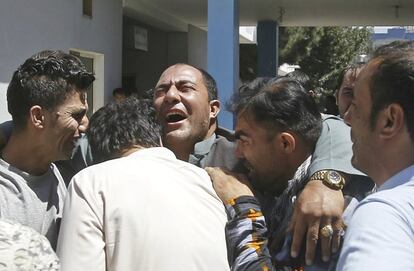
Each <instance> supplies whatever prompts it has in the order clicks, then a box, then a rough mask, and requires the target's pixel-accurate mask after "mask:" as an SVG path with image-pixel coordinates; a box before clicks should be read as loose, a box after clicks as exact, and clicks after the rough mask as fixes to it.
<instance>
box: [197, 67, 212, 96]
mask: <svg viewBox="0 0 414 271" xmlns="http://www.w3.org/2000/svg"><path fill="white" fill-rule="evenodd" d="M194 68H196V69H197V70H198V71H200V72H201V75H202V76H203V81H204V84H205V85H206V88H207V92H208V100H209V101H211V100H217V99H218V94H217V83H216V80H214V78H213V76H211V75H210V74H209V73H208V72H206V71H205V70H203V69H200V68H197V67H194Z"/></svg>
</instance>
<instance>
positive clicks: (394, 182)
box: [377, 165, 414, 191]
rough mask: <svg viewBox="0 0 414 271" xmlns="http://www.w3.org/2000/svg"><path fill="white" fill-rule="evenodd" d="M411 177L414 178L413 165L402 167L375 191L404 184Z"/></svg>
mask: <svg viewBox="0 0 414 271" xmlns="http://www.w3.org/2000/svg"><path fill="white" fill-rule="evenodd" d="M412 178H414V165H411V166H409V167H407V168H405V169H403V170H402V171H400V172H398V173H397V174H395V175H394V176H392V177H391V178H389V179H388V180H387V181H385V183H384V184H383V185H381V186H380V187H378V189H377V191H381V190H388V189H392V188H394V187H396V186H399V185H402V184H405V183H406V182H408V181H410V180H411V179H412Z"/></svg>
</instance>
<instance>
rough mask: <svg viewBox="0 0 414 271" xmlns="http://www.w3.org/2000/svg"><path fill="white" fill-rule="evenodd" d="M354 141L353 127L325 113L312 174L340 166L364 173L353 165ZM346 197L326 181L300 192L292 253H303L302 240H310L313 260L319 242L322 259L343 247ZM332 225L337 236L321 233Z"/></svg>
mask: <svg viewBox="0 0 414 271" xmlns="http://www.w3.org/2000/svg"><path fill="white" fill-rule="evenodd" d="M351 158H352V142H351V138H350V128H349V127H348V126H347V125H346V124H345V123H344V122H343V121H342V120H341V119H339V118H337V117H335V116H329V115H323V123H322V133H321V135H320V137H319V139H318V142H317V144H316V148H315V151H314V153H313V155H312V161H311V164H310V166H309V169H308V176H309V177H310V176H312V175H313V174H314V173H315V172H317V171H320V170H327V169H331V170H336V171H338V172H341V173H346V174H345V175H348V174H357V175H363V174H362V173H361V172H359V171H358V170H356V169H355V168H354V167H353V166H352V165H351ZM343 210H344V198H343V195H342V192H341V191H338V190H334V189H331V188H329V187H327V186H326V185H324V184H323V183H322V181H311V182H309V183H308V184H307V185H306V187H305V188H304V190H303V191H302V193H301V194H300V195H299V196H298V198H297V200H296V203H295V207H294V212H293V217H292V223H291V229H292V231H293V241H292V247H291V255H292V257H296V256H297V255H299V252H300V250H301V247H302V242H303V241H304V240H306V252H305V260H306V263H307V264H311V263H312V262H313V259H314V255H315V249H316V244H317V242H318V241H320V242H321V249H322V251H321V255H322V260H324V261H328V260H329V258H330V254H331V252H336V251H337V250H338V248H339V241H340V236H339V235H340V234H339V233H341V232H342V229H343V221H342V213H343ZM326 225H332V227H333V230H334V236H333V238H332V240H333V242H331V240H330V238H329V237H324V236H320V234H319V232H320V228H322V227H324V226H326Z"/></svg>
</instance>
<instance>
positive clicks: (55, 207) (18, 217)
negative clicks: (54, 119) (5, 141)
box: [0, 159, 67, 248]
mask: <svg viewBox="0 0 414 271" xmlns="http://www.w3.org/2000/svg"><path fill="white" fill-rule="evenodd" d="M66 191H67V190H66V186H65V183H64V181H63V179H62V176H61V175H60V173H59V171H58V170H57V168H56V166H55V165H54V164H51V165H50V167H49V170H48V171H47V172H46V173H45V174H43V175H41V176H33V175H30V174H28V173H27V172H24V171H21V170H19V169H17V168H15V167H13V166H11V165H9V164H8V163H7V162H6V161H4V160H2V159H0V218H3V219H9V220H11V221H15V222H18V223H20V224H22V225H25V226H28V227H31V228H33V229H35V230H36V231H37V232H39V233H40V234H42V235H44V236H46V238H47V239H48V240H49V241H50V243H51V245H52V247H53V248H56V242H57V236H58V231H59V224H60V219H61V217H62V210H63V202H64V197H65V195H66Z"/></svg>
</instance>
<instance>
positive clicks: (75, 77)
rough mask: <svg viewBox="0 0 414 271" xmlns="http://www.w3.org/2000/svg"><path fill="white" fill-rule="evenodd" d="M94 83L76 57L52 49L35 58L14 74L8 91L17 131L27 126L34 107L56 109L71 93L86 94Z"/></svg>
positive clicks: (9, 105) (90, 75)
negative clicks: (79, 92) (83, 92)
mask: <svg viewBox="0 0 414 271" xmlns="http://www.w3.org/2000/svg"><path fill="white" fill-rule="evenodd" d="M94 80H95V77H94V76H93V75H92V74H91V73H89V72H88V71H86V68H85V66H84V65H83V64H82V62H81V61H80V60H79V59H78V58H77V57H76V56H73V55H70V54H67V53H64V52H62V51H52V50H46V51H42V52H40V53H37V54H35V55H33V56H32V57H30V58H29V59H27V60H26V61H25V62H24V63H23V65H21V66H20V67H19V68H18V69H17V70H16V71H15V72H14V74H13V77H12V80H11V82H10V84H9V87H8V89H7V106H8V110H9V113H10V114H11V116H12V118H13V125H14V128H17V129H21V128H23V127H24V126H25V124H26V121H27V117H28V114H29V111H30V108H31V107H32V106H34V105H39V106H41V107H43V108H44V109H46V110H53V109H55V108H56V107H57V106H58V105H60V104H62V103H63V102H64V100H65V99H66V97H67V95H68V94H69V93H71V92H72V91H86V88H87V87H88V86H89V85H90V84H91V83H92V82H93V81H94Z"/></svg>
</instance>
